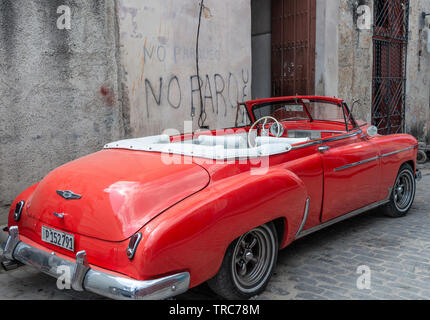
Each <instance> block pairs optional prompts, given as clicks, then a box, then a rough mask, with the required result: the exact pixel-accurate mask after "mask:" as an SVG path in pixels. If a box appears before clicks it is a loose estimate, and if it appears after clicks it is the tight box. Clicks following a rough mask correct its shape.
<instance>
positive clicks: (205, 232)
mask: <svg viewBox="0 0 430 320" xmlns="http://www.w3.org/2000/svg"><path fill="white" fill-rule="evenodd" d="M306 198H307V191H306V188H305V185H304V184H303V182H302V181H301V180H300V179H299V178H298V177H297V176H296V175H295V174H293V173H292V172H290V171H288V170H284V169H272V170H269V172H268V173H267V174H266V175H261V176H251V175H250V174H249V172H246V173H241V174H238V175H236V176H233V177H230V178H226V179H223V180H221V181H219V182H217V183H212V184H210V185H209V186H208V187H207V188H206V189H204V190H203V191H201V192H199V193H198V194H196V195H193V196H192V197H190V198H188V199H186V200H184V201H182V202H181V203H179V204H178V205H176V206H174V207H172V208H170V209H169V210H167V211H166V212H164V213H163V214H162V215H160V216H158V217H157V218H155V219H154V220H153V221H151V222H150V223H149V224H148V225H146V226H145V227H144V228H143V230H142V233H143V239H144V240H143V243H142V244H141V245H140V246H139V251H140V254H141V255H142V256H143V257H144V258H143V260H144V266H143V270H142V272H143V274H142V277H143V278H147V277H151V276H152V275H160V274H168V273H172V272H174V271H185V270H187V271H189V272H190V274H191V286H196V285H198V284H200V283H202V282H204V281H207V280H208V279H210V278H212V277H213V276H215V274H216V273H217V272H218V269H219V267H220V266H221V263H222V260H223V258H224V255H225V252H226V249H227V248H228V246H229V245H230V243H232V242H233V241H234V240H235V239H236V238H238V237H239V236H241V235H242V234H244V233H246V232H247V231H250V230H252V229H253V228H255V227H258V226H260V225H262V224H265V223H267V222H270V221H273V220H275V219H278V218H282V219H285V221H288V222H286V226H285V235H284V239H283V240H281V241H282V242H284V243H289V242H291V241H292V240H293V239H294V235H295V234H294V232H296V231H297V229H298V227H299V225H300V223H301V220H302V218H303V211H304V206H305V200H306ZM298 213H299V214H298Z"/></svg>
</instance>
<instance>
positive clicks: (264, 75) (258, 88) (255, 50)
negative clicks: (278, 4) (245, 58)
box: [251, 0, 272, 99]
mask: <svg viewBox="0 0 430 320" xmlns="http://www.w3.org/2000/svg"><path fill="white" fill-rule="evenodd" d="M251 9H252V10H251V13H252V14H251V17H252V79H253V80H252V97H253V99H260V98H268V97H271V95H272V90H271V88H272V72H271V69H272V65H271V61H272V1H271V0H252V1H251Z"/></svg>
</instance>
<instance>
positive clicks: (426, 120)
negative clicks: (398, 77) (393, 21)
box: [406, 0, 430, 145]
mask: <svg viewBox="0 0 430 320" xmlns="http://www.w3.org/2000/svg"><path fill="white" fill-rule="evenodd" d="M422 12H426V13H430V0H414V1H410V15H409V43H408V61H407V81H406V130H407V132H409V133H412V134H413V135H414V136H415V137H417V138H418V139H419V140H420V141H421V142H426V143H427V144H428V145H430V101H429V99H430V54H429V53H428V52H427V51H426V43H427V42H426V40H425V39H424V32H423V29H424V20H423V19H422V17H421V13H422ZM429 20H430V19H428V21H429ZM427 27H428V25H427Z"/></svg>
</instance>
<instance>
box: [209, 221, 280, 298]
mask: <svg viewBox="0 0 430 320" xmlns="http://www.w3.org/2000/svg"><path fill="white" fill-rule="evenodd" d="M278 248H279V246H278V237H277V233H276V229H275V227H274V225H273V223H269V224H265V225H263V226H260V227H257V228H255V229H253V230H251V231H249V232H247V233H245V234H244V235H242V236H241V237H240V238H239V239H236V240H235V241H233V243H232V244H231V245H230V246H229V247H228V249H227V252H226V254H225V257H224V260H223V262H222V265H221V268H220V270H219V271H218V273H217V275H216V276H215V277H214V278H212V279H211V280H209V281H208V284H209V287H210V288H211V289H212V290H213V291H214V292H215V293H217V294H218V295H220V296H221V297H223V298H225V299H230V300H241V299H249V298H251V297H253V296H255V295H257V294H259V293H261V292H262V291H264V289H265V288H266V286H267V284H268V282H269V280H270V277H271V276H272V273H273V270H274V267H275V265H276V260H277V257H278Z"/></svg>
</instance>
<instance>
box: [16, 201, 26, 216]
mask: <svg viewBox="0 0 430 320" xmlns="http://www.w3.org/2000/svg"><path fill="white" fill-rule="evenodd" d="M24 203H25V201H20V202H18V203H17V204H16V207H15V212H14V214H13V219H14V220H15V221H19V219H21V213H22V209H23V208H24Z"/></svg>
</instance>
